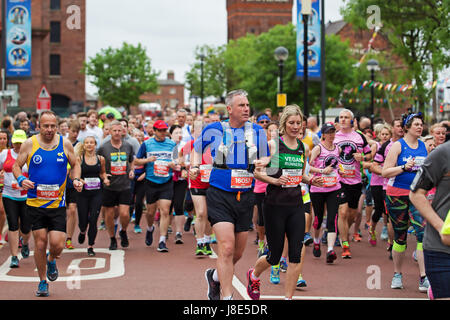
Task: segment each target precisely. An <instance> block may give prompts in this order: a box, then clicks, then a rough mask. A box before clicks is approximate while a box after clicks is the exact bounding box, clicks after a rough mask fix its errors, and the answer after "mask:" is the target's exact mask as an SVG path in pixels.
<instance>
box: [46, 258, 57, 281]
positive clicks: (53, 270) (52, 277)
mask: <svg viewBox="0 0 450 320" xmlns="http://www.w3.org/2000/svg"><path fill="white" fill-rule="evenodd" d="M48 256H49V254H47V279H48V280H49V281H56V279H58V275H59V273H58V268H57V267H56V259H55V260H53V261H51V262H50V261H48Z"/></svg>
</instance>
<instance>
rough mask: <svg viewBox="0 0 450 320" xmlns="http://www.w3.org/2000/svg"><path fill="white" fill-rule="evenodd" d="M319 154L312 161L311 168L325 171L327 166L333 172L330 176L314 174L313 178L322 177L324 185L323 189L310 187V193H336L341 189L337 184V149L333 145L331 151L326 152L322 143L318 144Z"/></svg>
mask: <svg viewBox="0 0 450 320" xmlns="http://www.w3.org/2000/svg"><path fill="white" fill-rule="evenodd" d="M319 148H320V154H319V155H318V156H317V158H316V159H314V163H313V164H312V166H313V167H314V168H317V169H325V168H326V167H328V166H330V165H331V166H332V167H333V169H334V170H333V171H332V172H331V173H330V174H327V175H326V174H321V173H314V176H318V177H323V178H324V185H323V187H316V186H311V189H310V191H311V192H331V191H336V190H339V189H340V188H341V184H340V183H339V173H338V165H339V148H338V147H337V146H336V145H334V149H333V150H331V151H330V150H328V149H327V148H325V146H324V145H322V143H320V144H319Z"/></svg>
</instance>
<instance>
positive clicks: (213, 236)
mask: <svg viewBox="0 0 450 320" xmlns="http://www.w3.org/2000/svg"><path fill="white" fill-rule="evenodd" d="M211 243H217V238H216V234H215V233H213V234H211Z"/></svg>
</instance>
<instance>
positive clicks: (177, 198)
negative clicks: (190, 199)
mask: <svg viewBox="0 0 450 320" xmlns="http://www.w3.org/2000/svg"><path fill="white" fill-rule="evenodd" d="M187 187H188V182H187V180H178V181H174V183H173V199H172V203H171V204H170V211H169V212H172V210H173V209H174V210H175V215H176V216H182V215H184V200H185V198H186V192H187Z"/></svg>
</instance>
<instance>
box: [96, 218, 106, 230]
mask: <svg viewBox="0 0 450 320" xmlns="http://www.w3.org/2000/svg"><path fill="white" fill-rule="evenodd" d="M98 230H106V224H105V220H102V221H100V226H99V227H98Z"/></svg>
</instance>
